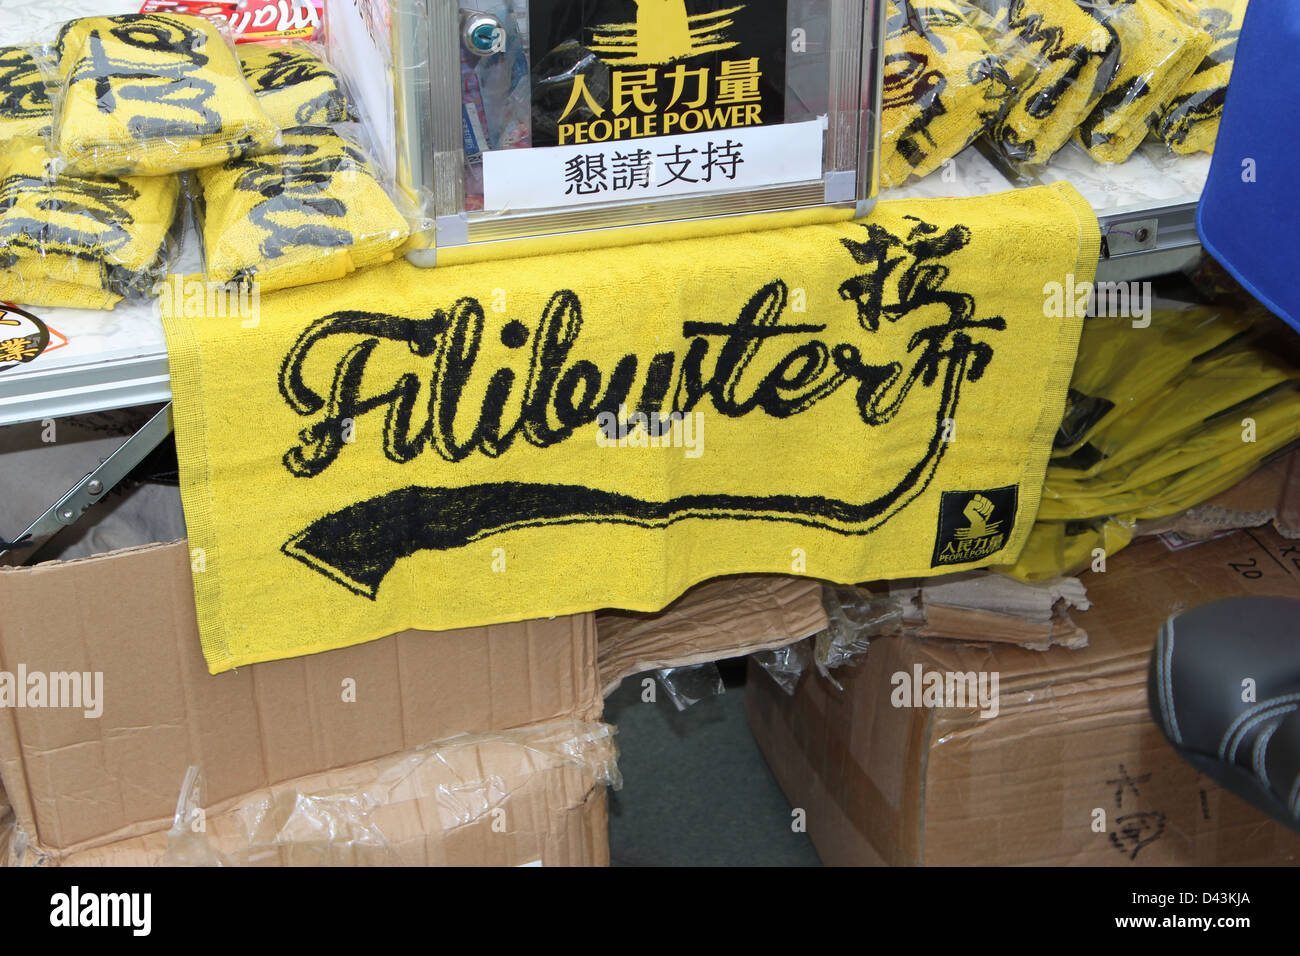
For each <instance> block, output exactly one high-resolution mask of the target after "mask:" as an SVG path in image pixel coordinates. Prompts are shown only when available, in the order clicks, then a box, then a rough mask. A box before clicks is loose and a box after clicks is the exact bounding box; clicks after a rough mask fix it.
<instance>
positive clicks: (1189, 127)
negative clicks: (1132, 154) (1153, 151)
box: [1156, 0, 1246, 153]
mask: <svg viewBox="0 0 1300 956" xmlns="http://www.w3.org/2000/svg"><path fill="white" fill-rule="evenodd" d="M1192 2H1193V3H1195V4H1196V11H1197V13H1198V14H1199V16H1200V21H1201V28H1202V29H1203V30H1205V31H1206V32H1207V33H1208V34H1210V36H1211V37H1213V39H1214V45H1213V46H1212V47H1211V48H1210V52H1209V53H1208V54H1207V55H1206V57H1205V59H1204V60H1202V61H1201V63H1200V66H1198V67H1197V68H1196V71H1195V72H1194V73H1193V74H1192V75H1191V76H1190V77H1189V78H1188V79H1187V81H1186V82H1185V83H1183V86H1182V88H1181V89H1180V90H1179V91H1178V95H1177V96H1176V97H1174V99H1173V102H1171V103H1170V104H1169V108H1168V109H1166V110H1165V111H1164V113H1163V114H1162V115H1161V117H1160V122H1159V124H1158V125H1157V127H1156V131H1157V132H1158V133H1159V134H1160V138H1161V139H1163V140H1164V141H1165V143H1166V144H1168V146H1169V148H1170V149H1172V150H1173V151H1174V152H1176V153H1196V152H1204V153H1209V152H1213V151H1214V141H1215V139H1216V138H1217V137H1218V135H1219V116H1220V115H1221V114H1222V113H1223V102H1224V99H1225V98H1226V96H1227V93H1228V79H1229V78H1230V77H1231V76H1232V61H1233V60H1234V59H1235V58H1236V56H1237V37H1238V35H1239V34H1240V33H1241V22H1242V19H1243V18H1244V17H1245V15H1246V0H1192Z"/></svg>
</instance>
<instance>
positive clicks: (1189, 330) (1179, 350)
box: [1052, 305, 1250, 458]
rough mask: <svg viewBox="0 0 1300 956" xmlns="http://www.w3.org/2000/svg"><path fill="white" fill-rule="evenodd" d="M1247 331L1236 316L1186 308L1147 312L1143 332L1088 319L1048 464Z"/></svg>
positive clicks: (1126, 323)
mask: <svg viewBox="0 0 1300 956" xmlns="http://www.w3.org/2000/svg"><path fill="white" fill-rule="evenodd" d="M1249 327H1250V325H1249V323H1248V322H1247V321H1245V319H1243V318H1242V317H1241V316H1239V315H1238V314H1236V313H1235V312H1234V311H1231V310H1225V309H1220V308H1211V307H1206V306H1190V305H1189V306H1187V307H1186V308H1160V309H1155V310H1153V311H1152V313H1151V322H1150V325H1149V326H1147V327H1146V328H1144V329H1135V328H1134V327H1133V322H1132V320H1131V319H1128V318H1114V319H1112V318H1090V319H1088V321H1087V322H1086V323H1085V326H1084V334H1083V335H1082V336H1081V337H1080V339H1079V354H1078V358H1077V360H1076V361H1075V365H1074V374H1073V376H1072V377H1071V379H1070V389H1069V393H1068V395H1067V398H1066V411H1065V417H1064V419H1063V420H1062V422H1061V428H1060V430H1059V431H1058V432H1057V436H1056V440H1055V443H1054V448H1053V451H1052V455H1053V458H1064V457H1067V456H1070V455H1074V454H1076V453H1078V452H1079V450H1080V448H1082V447H1083V446H1084V445H1085V444H1086V443H1087V442H1088V441H1089V439H1090V438H1091V436H1092V435H1093V434H1095V433H1097V432H1099V431H1100V430H1102V429H1105V428H1108V427H1110V426H1111V425H1112V424H1114V423H1115V422H1116V421H1118V420H1119V419H1121V418H1123V417H1124V416H1125V415H1126V414H1128V412H1130V411H1132V410H1133V409H1137V408H1142V407H1144V406H1145V405H1146V403H1147V402H1148V401H1149V400H1150V399H1151V398H1153V397H1154V396H1156V395H1157V394H1159V393H1160V392H1161V391H1163V390H1164V388H1165V387H1166V385H1168V384H1169V383H1170V382H1172V381H1174V380H1175V379H1176V378H1178V377H1179V376H1180V375H1184V374H1186V373H1187V371H1188V369H1189V368H1190V366H1191V365H1192V363H1194V362H1196V361H1197V360H1198V359H1201V358H1208V357H1209V353H1210V352H1212V351H1213V350H1214V349H1216V348H1218V347H1219V346H1222V345H1223V344H1224V343H1226V342H1228V341H1229V340H1231V339H1233V338H1235V337H1236V336H1238V335H1241V334H1242V333H1243V332H1245V331H1246V330H1247V329H1248V328H1249ZM1135 336H1136V337H1135Z"/></svg>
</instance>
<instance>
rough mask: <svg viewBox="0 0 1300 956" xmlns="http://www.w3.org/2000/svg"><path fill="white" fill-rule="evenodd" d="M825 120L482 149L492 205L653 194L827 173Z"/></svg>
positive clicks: (545, 205) (511, 208) (487, 201)
mask: <svg viewBox="0 0 1300 956" xmlns="http://www.w3.org/2000/svg"><path fill="white" fill-rule="evenodd" d="M824 133H825V121H824V120H820V119H819V120H809V121H808V122H805V123H786V124H780V125H775V126H748V127H741V128H738V129H720V130H713V131H710V132H705V133H689V134H687V135H684V136H650V137H646V138H644V139H626V140H617V141H614V142H605V143H584V144H576V145H573V146H547V147H543V148H538V149H499V150H491V151H489V152H486V153H484V154H483V207H484V209H486V210H490V211H492V212H515V211H519V210H523V209H550V208H556V207H560V208H563V207H568V206H579V205H590V204H593V203H608V202H618V201H620V200H642V201H644V200H652V199H659V198H661V197H665V196H683V195H688V194H696V193H715V192H722V191H731V190H738V189H757V188H759V187H763V186H776V185H784V184H789V183H806V182H814V181H816V180H819V179H821V178H822V138H823V135H824Z"/></svg>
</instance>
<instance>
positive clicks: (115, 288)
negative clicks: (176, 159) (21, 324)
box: [0, 139, 183, 309]
mask: <svg viewBox="0 0 1300 956" xmlns="http://www.w3.org/2000/svg"><path fill="white" fill-rule="evenodd" d="M57 166H58V164H57V163H56V162H55V160H54V157H53V156H52V155H51V154H50V153H49V151H48V149H47V147H46V143H45V141H44V140H40V139H20V140H13V141H11V142H9V143H7V144H6V148H5V150H4V152H3V154H0V300H5V301H10V302H22V303H26V304H30V305H47V306H68V307H77V308H93V309H109V308H112V307H113V306H114V305H116V304H117V303H118V302H119V301H121V300H122V299H123V298H144V297H146V296H148V295H150V294H151V292H152V289H153V286H154V283H155V282H156V281H157V280H158V279H160V278H161V277H162V276H163V275H164V274H165V273H166V271H167V267H168V265H169V264H170V263H171V262H172V261H173V260H174V259H175V257H176V255H177V252H178V249H179V243H180V234H181V229H182V228H183V216H182V207H183V204H182V203H181V201H180V197H181V187H180V182H179V180H178V178H177V177H176V176H126V177H120V178H118V177H96V176H79V175H75V174H72V173H68V172H58V171H57Z"/></svg>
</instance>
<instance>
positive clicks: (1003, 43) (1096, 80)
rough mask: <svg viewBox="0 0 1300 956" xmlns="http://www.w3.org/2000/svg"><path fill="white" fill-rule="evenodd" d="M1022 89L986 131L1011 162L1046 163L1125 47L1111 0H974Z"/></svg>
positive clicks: (974, 13)
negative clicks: (991, 127)
mask: <svg viewBox="0 0 1300 956" xmlns="http://www.w3.org/2000/svg"><path fill="white" fill-rule="evenodd" d="M969 3H970V5H971V12H970V14H969V15H970V19H971V22H972V24H973V25H974V26H975V27H976V28H977V29H978V30H979V31H980V33H981V34H982V35H983V36H984V37H985V39H986V41H987V42H988V43H989V45H990V47H991V48H992V49H993V50H994V51H995V52H997V53H998V54H1000V55H1001V56H1003V58H1004V61H1005V68H1006V70H1007V73H1008V74H1009V75H1010V77H1011V79H1012V80H1013V81H1014V82H1015V84H1016V86H1017V88H1018V91H1017V93H1016V96H1015V98H1014V102H1013V103H1012V104H1011V105H1010V108H1009V109H1008V110H1007V111H1006V113H1005V115H1004V116H1003V117H1002V118H1001V119H1000V120H999V121H998V122H997V123H995V124H994V126H993V129H992V130H991V131H990V135H989V138H990V140H991V141H992V143H993V145H994V146H995V147H996V148H997V149H998V151H999V152H1001V153H1002V154H1003V155H1004V156H1005V157H1006V158H1007V159H1008V160H1010V161H1011V162H1012V163H1017V164H1038V163H1045V162H1047V160H1048V159H1049V158H1050V157H1051V155H1052V154H1053V153H1055V152H1056V151H1057V150H1058V149H1060V148H1061V147H1062V146H1064V145H1065V144H1066V143H1067V142H1069V139H1070V136H1071V135H1072V134H1073V133H1074V131H1075V129H1076V127H1078V125H1079V124H1080V123H1082V122H1083V121H1084V120H1085V119H1086V118H1087V116H1088V114H1089V112H1090V111H1091V110H1092V107H1093V106H1094V104H1096V103H1097V101H1098V100H1099V99H1100V98H1101V96H1102V94H1103V93H1104V92H1105V91H1106V89H1107V87H1108V86H1109V85H1110V83H1111V80H1112V79H1113V78H1114V76H1115V73H1116V70H1117V69H1118V68H1119V63H1120V61H1121V59H1122V57H1123V56H1124V55H1125V53H1126V51H1124V50H1123V49H1122V45H1121V41H1120V35H1119V32H1118V28H1117V18H1118V16H1119V12H1118V11H1117V9H1116V7H1115V6H1114V5H1112V4H1111V3H1110V2H1109V0H969Z"/></svg>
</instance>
